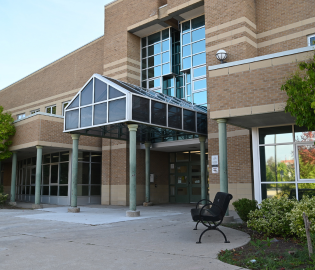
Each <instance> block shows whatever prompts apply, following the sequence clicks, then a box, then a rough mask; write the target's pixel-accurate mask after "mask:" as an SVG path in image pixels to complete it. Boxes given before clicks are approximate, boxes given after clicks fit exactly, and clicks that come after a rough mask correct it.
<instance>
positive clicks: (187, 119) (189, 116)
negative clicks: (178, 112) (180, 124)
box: [183, 110, 196, 131]
mask: <svg viewBox="0 0 315 270" xmlns="http://www.w3.org/2000/svg"><path fill="white" fill-rule="evenodd" d="M183 114H184V129H185V130H190V131H196V126H195V125H196V121H195V112H192V111H188V110H184V111H183Z"/></svg>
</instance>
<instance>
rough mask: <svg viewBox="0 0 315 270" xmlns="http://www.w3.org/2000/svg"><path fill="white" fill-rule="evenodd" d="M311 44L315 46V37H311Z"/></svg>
mask: <svg viewBox="0 0 315 270" xmlns="http://www.w3.org/2000/svg"><path fill="white" fill-rule="evenodd" d="M310 45H311V46H314V45H315V37H311V38H310Z"/></svg>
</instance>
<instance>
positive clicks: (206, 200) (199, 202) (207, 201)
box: [196, 199, 212, 209]
mask: <svg viewBox="0 0 315 270" xmlns="http://www.w3.org/2000/svg"><path fill="white" fill-rule="evenodd" d="M202 201H207V202H208V203H207V204H205V205H209V203H210V204H212V202H211V201H209V200H207V199H202V200H200V201H199V202H197V204H196V209H198V205H199V204H200V202H202Z"/></svg>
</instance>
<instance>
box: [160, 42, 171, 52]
mask: <svg viewBox="0 0 315 270" xmlns="http://www.w3.org/2000/svg"><path fill="white" fill-rule="evenodd" d="M169 49H170V40H169V39H168V40H165V41H163V42H162V51H163V52H164V51H168V50H169Z"/></svg>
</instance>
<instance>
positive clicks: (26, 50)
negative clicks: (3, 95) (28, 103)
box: [0, 0, 112, 89]
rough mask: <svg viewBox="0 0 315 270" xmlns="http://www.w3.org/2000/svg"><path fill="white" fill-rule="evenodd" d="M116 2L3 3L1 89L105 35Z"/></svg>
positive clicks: (35, 0) (55, 0) (0, 8)
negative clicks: (106, 16) (107, 6)
mask: <svg viewBox="0 0 315 270" xmlns="http://www.w3.org/2000/svg"><path fill="white" fill-rule="evenodd" d="M109 2H112V0H90V1H87V0H0V89H3V88H5V87H7V86H8V85H10V84H12V83H14V82H16V81H18V80H20V79H22V78H23V77H25V76H27V75H29V74H31V73H33V72H34V71H36V70H38V69H40V68H42V67H44V66H45V65H47V64H50V63H51V62H54V61H55V60H57V59H59V58H61V57H62V56H64V55H66V54H68V53H70V52H72V51H74V50H76V49H78V48H79V47H81V46H83V45H85V44H87V43H89V42H90V41H92V40H94V39H96V38H98V37H100V36H102V35H103V33H104V5H105V4H107V3H109Z"/></svg>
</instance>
